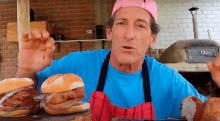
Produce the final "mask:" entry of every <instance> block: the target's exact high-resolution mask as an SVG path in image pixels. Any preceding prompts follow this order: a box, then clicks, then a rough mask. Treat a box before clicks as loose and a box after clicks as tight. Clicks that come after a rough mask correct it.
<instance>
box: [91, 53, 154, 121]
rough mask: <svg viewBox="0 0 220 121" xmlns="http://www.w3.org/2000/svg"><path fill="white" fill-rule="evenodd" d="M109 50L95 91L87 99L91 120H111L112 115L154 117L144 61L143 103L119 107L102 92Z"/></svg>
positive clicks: (136, 117) (140, 117)
mask: <svg viewBox="0 0 220 121" xmlns="http://www.w3.org/2000/svg"><path fill="white" fill-rule="evenodd" d="M109 58H110V52H109V53H108V55H107V57H106V58H105V61H104V63H103V65H102V68H101V73H100V77H99V82H98V86H97V89H96V91H93V92H92V95H91V98H90V100H89V103H90V109H91V110H92V121H111V119H112V118H114V117H119V118H135V119H155V113H154V107H153V104H152V102H151V90H150V82H149V74H148V69H147V64H146V61H145V60H144V63H143V65H142V76H143V88H144V98H145V103H142V104H140V105H138V106H135V107H131V108H121V107H118V106H115V105H113V104H112V103H111V102H110V101H109V99H108V96H106V95H105V94H104V93H103V89H104V85H105V80H106V75H107V70H108V64H109Z"/></svg>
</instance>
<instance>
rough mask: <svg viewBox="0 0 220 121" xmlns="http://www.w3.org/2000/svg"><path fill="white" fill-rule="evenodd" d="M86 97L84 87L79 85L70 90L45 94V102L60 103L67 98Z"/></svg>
mask: <svg viewBox="0 0 220 121" xmlns="http://www.w3.org/2000/svg"><path fill="white" fill-rule="evenodd" d="M84 97H86V94H85V93H84V87H79V88H76V89H73V90H70V91H65V92H58V93H53V94H52V95H51V96H46V103H47V104H60V103H63V102H66V101H67V100H73V99H77V98H78V99H79V100H80V99H82V98H84Z"/></svg>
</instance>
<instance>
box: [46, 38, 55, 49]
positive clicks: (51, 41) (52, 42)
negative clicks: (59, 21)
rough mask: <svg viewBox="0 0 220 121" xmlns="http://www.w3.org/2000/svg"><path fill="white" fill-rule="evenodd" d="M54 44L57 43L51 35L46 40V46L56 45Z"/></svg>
mask: <svg viewBox="0 0 220 121" xmlns="http://www.w3.org/2000/svg"><path fill="white" fill-rule="evenodd" d="M54 44H55V41H54V39H53V38H52V37H50V38H49V39H48V40H46V47H47V48H50V47H52V46H54Z"/></svg>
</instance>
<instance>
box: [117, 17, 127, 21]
mask: <svg viewBox="0 0 220 121" xmlns="http://www.w3.org/2000/svg"><path fill="white" fill-rule="evenodd" d="M116 20H123V21H127V19H126V18H117V19H116Z"/></svg>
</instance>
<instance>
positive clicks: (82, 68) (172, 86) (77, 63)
mask: <svg viewBox="0 0 220 121" xmlns="http://www.w3.org/2000/svg"><path fill="white" fill-rule="evenodd" d="M109 51H110V50H107V49H101V50H93V51H82V52H71V53H70V54H69V55H67V56H64V57H63V58H61V59H59V60H54V61H53V62H52V63H51V66H50V67H47V68H45V69H44V70H43V71H41V72H39V73H37V82H38V83H37V85H38V89H39V90H40V87H41V85H42V83H43V82H44V81H45V80H46V79H47V78H48V77H49V76H51V75H54V74H64V73H74V74H77V75H79V76H80V77H81V78H82V79H83V81H84V83H85V93H86V95H87V97H86V98H84V99H83V101H87V102H88V101H89V98H90V96H91V94H92V91H95V90H96V87H97V85H98V79H99V74H100V70H101V66H102V64H103V62H104V60H105V58H106V56H107V54H108V52H109ZM145 60H146V63H147V66H148V73H149V78H150V87H151V95H152V102H153V106H154V110H155V116H156V119H167V118H168V117H172V118H180V117H181V116H180V114H181V112H180V109H179V106H180V105H181V103H182V99H183V98H184V97H186V96H190V95H193V96H196V97H198V98H200V99H201V100H202V101H206V99H207V98H206V97H205V96H203V95H201V94H199V93H198V91H197V90H196V89H195V88H194V87H193V85H191V84H190V83H189V82H188V81H186V79H185V78H184V77H183V76H182V75H180V74H179V73H178V72H176V71H175V70H173V69H171V68H170V67H168V66H166V65H164V64H161V63H159V62H158V61H156V60H155V59H154V58H152V57H149V56H147V55H146V56H145ZM141 71H142V69H140V70H139V71H138V72H137V73H133V74H128V73H122V72H120V71H118V70H116V69H115V68H114V67H113V66H112V65H111V64H110V63H109V69H108V73H107V77H106V83H105V87H104V91H103V92H104V93H105V94H106V95H107V96H108V97H109V100H110V101H111V102H112V103H113V104H114V105H116V106H119V107H122V108H130V107H133V106H137V105H139V104H141V103H144V92H143V79H142V75H141Z"/></svg>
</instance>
